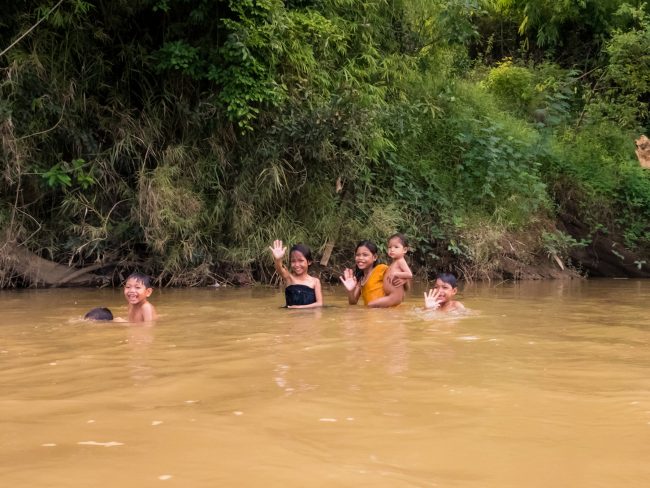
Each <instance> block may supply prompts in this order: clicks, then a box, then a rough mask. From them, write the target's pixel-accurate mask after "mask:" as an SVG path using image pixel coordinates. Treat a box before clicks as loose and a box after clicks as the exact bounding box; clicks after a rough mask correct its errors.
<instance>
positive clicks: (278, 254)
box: [269, 239, 287, 261]
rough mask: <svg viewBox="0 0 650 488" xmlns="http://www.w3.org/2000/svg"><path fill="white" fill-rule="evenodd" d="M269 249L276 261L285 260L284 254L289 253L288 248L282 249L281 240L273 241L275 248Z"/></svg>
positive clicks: (270, 247)
mask: <svg viewBox="0 0 650 488" xmlns="http://www.w3.org/2000/svg"><path fill="white" fill-rule="evenodd" d="M269 249H270V250H271V253H272V254H273V259H275V260H276V261H277V260H280V259H284V253H286V252H287V248H286V246H285V247H282V241H281V240H279V239H276V240H275V241H273V246H269Z"/></svg>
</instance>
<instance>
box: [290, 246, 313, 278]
mask: <svg viewBox="0 0 650 488" xmlns="http://www.w3.org/2000/svg"><path fill="white" fill-rule="evenodd" d="M289 262H290V263H291V271H293V274H294V275H301V274H304V273H307V271H308V269H309V265H310V264H311V263H313V262H314V260H313V259H312V257H311V249H309V247H308V246H305V245H304V244H294V245H293V246H291V249H290V250H289Z"/></svg>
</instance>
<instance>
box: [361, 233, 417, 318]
mask: <svg viewBox="0 0 650 488" xmlns="http://www.w3.org/2000/svg"><path fill="white" fill-rule="evenodd" d="M407 252H408V246H407V244H406V237H404V234H393V235H392V236H390V237H389V238H388V256H389V257H390V258H391V263H390V265H389V266H388V269H387V270H386V273H385V274H384V281H383V285H384V295H385V296H383V297H381V298H377V299H376V300H373V301H371V302H370V303H368V306H369V307H375V308H379V307H394V306H395V305H399V304H400V303H402V302H403V301H404V293H405V291H406V288H407V286H408V283H409V280H411V279H413V273H412V272H411V268H409V265H408V264H407V263H406V259H404V256H406V253H407Z"/></svg>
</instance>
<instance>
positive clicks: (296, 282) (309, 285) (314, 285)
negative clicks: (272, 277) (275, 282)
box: [269, 239, 323, 308]
mask: <svg viewBox="0 0 650 488" xmlns="http://www.w3.org/2000/svg"><path fill="white" fill-rule="evenodd" d="M269 249H270V250H271V254H272V255H273V263H274V264H275V270H276V271H277V273H278V274H279V275H280V276H281V277H282V279H283V280H284V283H285V284H286V286H287V287H286V288H285V290H284V295H285V298H286V302H287V308H316V307H322V306H323V293H322V291H321V286H320V280H319V279H318V278H314V277H313V276H310V275H309V274H308V271H309V265H310V264H312V262H313V259H312V257H311V249H309V247H307V246H305V245H304V244H295V245H294V246H293V247H292V248H291V249H290V250H289V262H290V263H291V264H290V266H291V271H289V270H288V269H287V268H286V267H285V265H284V263H283V261H284V255H285V253H286V251H287V248H286V247H283V245H282V241H281V240H278V239H276V240H275V241H273V246H269Z"/></svg>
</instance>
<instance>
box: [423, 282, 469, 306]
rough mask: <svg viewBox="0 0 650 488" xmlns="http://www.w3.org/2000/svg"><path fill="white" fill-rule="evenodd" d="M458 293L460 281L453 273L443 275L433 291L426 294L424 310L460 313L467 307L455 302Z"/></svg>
mask: <svg viewBox="0 0 650 488" xmlns="http://www.w3.org/2000/svg"><path fill="white" fill-rule="evenodd" d="M456 292H458V280H457V279H456V277H455V276H454V275H453V274H451V273H441V274H439V275H438V276H437V277H436V283H435V285H434V286H433V288H432V289H431V290H429V291H428V292H424V308H425V309H430V310H438V311H440V312H460V311H462V310H465V306H464V305H463V304H462V303H460V302H459V301H456V300H454V299H453V298H454V295H456Z"/></svg>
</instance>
